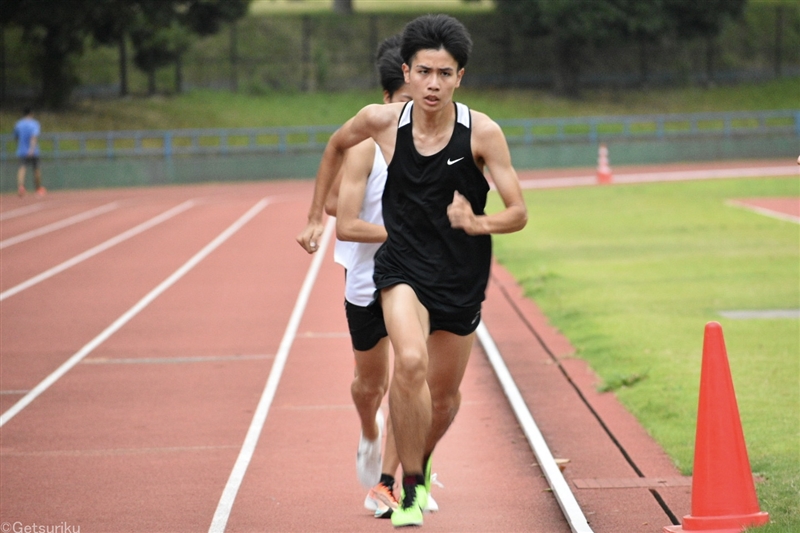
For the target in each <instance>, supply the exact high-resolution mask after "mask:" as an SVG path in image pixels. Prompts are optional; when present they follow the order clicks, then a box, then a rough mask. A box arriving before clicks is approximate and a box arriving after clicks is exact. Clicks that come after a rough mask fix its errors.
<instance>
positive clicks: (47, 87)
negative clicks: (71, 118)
mask: <svg viewBox="0 0 800 533" xmlns="http://www.w3.org/2000/svg"><path fill="white" fill-rule="evenodd" d="M249 3H250V0H57V1H54V0H3V4H2V6H3V9H2V10H0V24H2V25H3V26H4V27H5V26H7V25H12V24H13V25H17V26H19V27H21V28H22V30H23V39H24V40H25V42H26V43H27V44H28V45H30V46H32V47H34V49H35V51H36V53H35V54H34V56H35V57H36V61H35V64H34V65H33V66H34V68H35V70H36V73H37V74H38V76H39V78H40V80H41V94H40V97H39V98H40V100H41V103H42V104H43V105H45V106H47V107H52V108H59V107H63V106H64V105H65V104H66V103H67V102H68V101H69V97H70V94H71V92H72V89H73V88H74V87H75V86H76V85H77V83H78V81H79V80H78V78H77V76H76V75H75V71H74V68H73V64H74V60H75V59H76V58H77V57H79V56H80V54H81V53H82V52H83V48H84V44H85V43H86V42H87V40H88V39H89V37H93V38H94V39H95V42H97V43H100V44H113V43H116V44H117V45H118V46H119V48H120V55H121V56H122V57H121V61H120V64H121V66H120V78H121V81H122V83H121V84H120V85H121V92H123V93H124V92H125V91H126V90H127V89H126V81H125V80H126V77H127V75H126V71H125V69H124V64H125V63H126V61H125V57H124V56H125V55H126V54H127V50H126V48H125V43H126V39H127V36H128V35H129V36H130V38H131V41H133V44H134V47H135V49H136V50H135V56H134V62H135V63H136V65H137V66H139V68H141V69H142V70H144V71H145V72H147V73H148V75H149V77H150V84H149V85H150V89H151V91H155V71H156V69H158V68H160V67H162V66H165V65H167V64H170V63H175V62H178V60H179V59H180V56H181V54H182V53H183V52H184V51H185V50H186V48H187V47H188V46H189V42H190V36H191V35H192V34H193V33H194V34H199V35H208V34H210V33H215V32H217V31H219V29H220V26H221V24H222V23H225V22H231V21H233V20H236V19H238V18H240V17H242V16H244V14H245V13H246V12H247V8H248V6H249Z"/></svg>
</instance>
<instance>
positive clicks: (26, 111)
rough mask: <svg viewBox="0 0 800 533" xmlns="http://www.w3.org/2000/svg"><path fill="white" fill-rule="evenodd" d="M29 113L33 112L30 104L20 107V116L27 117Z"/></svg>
mask: <svg viewBox="0 0 800 533" xmlns="http://www.w3.org/2000/svg"><path fill="white" fill-rule="evenodd" d="M31 113H33V109H31V108H30V106H25V107H23V108H22V116H23V117H27V116H28V115H30V114H31Z"/></svg>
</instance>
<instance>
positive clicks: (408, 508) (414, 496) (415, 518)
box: [392, 485, 428, 527]
mask: <svg viewBox="0 0 800 533" xmlns="http://www.w3.org/2000/svg"><path fill="white" fill-rule="evenodd" d="M400 497H401V499H400V502H401V503H400V505H399V506H398V507H397V509H395V511H394V512H393V513H392V525H393V526H394V527H408V526H421V525H422V508H423V507H424V506H425V505H427V502H428V494H427V492H426V490H425V485H415V486H414V492H413V493H409V494H406V491H405V488H403V490H402V491H401V494H400Z"/></svg>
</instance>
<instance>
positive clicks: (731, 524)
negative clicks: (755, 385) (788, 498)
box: [664, 322, 769, 533]
mask: <svg viewBox="0 0 800 533" xmlns="http://www.w3.org/2000/svg"><path fill="white" fill-rule="evenodd" d="M767 522H769V514H768V513H765V512H761V511H760V510H759V507H758V498H757V497H756V488H755V484H754V483H753V474H752V472H751V471H750V460H749V459H748V458H747V448H746V447H745V443H744V433H743V432H742V423H741V420H740V418H739V408H738V406H737V405H736V394H735V393H734V391H733V380H732V379H731V370H730V366H729V365H728V354H727V352H726V350H725V339H724V338H723V336H722V326H720V325H719V323H717V322H709V323H708V324H706V330H705V338H704V340H703V365H702V369H701V372H700V402H699V406H698V410H697V433H696V437H695V448H694V472H693V475H692V512H691V514H689V515H687V516H684V517H683V524H682V526H683V527H681V526H668V527H665V528H664V533H677V532H681V531H706V532H713V533H739V532H740V531H742V530H743V529H744V528H745V527H751V526H761V525H764V524H766V523H767Z"/></svg>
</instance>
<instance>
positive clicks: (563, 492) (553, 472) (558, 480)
mask: <svg viewBox="0 0 800 533" xmlns="http://www.w3.org/2000/svg"><path fill="white" fill-rule="evenodd" d="M477 335H478V340H480V343H481V345H482V346H483V350H484V351H485V352H486V356H487V357H488V358H489V362H490V363H491V364H492V367H493V368H494V371H495V374H497V379H498V380H499V381H500V384H501V385H502V387H503V391H504V392H505V393H506V397H507V398H508V401H509V403H510V404H511V407H512V409H513V410H514V414H515V415H516V416H517V420H518V421H519V424H520V426H521V427H522V431H523V432H524V433H525V436H526V437H527V438H528V442H529V443H530V445H531V448H532V449H533V453H534V455H536V460H537V461H538V462H539V466H540V467H541V469H542V470H543V471H544V475H545V477H546V478H547V481H548V483H549V484H550V488H551V489H552V490H553V494H554V495H555V497H556V500H558V504H559V505H560V506H561V511H562V512H563V513H564V517H565V518H566V519H567V522H568V523H569V527H570V529H571V530H572V531H573V533H592V529H591V528H590V527H589V523H588V522H587V521H586V516H584V514H583V511H582V510H581V508H580V506H579V505H578V501H577V500H576V499H575V495H574V494H572V491H571V490H570V488H569V485H568V484H567V481H566V480H565V479H564V476H563V475H562V474H561V470H560V469H559V468H558V465H557V464H556V461H555V459H554V458H553V454H552V453H551V452H550V448H548V446H547V443H546V442H545V440H544V437H543V436H542V433H541V432H540V431H539V427H538V426H537V425H536V422H535V421H534V420H533V416H532V415H531V412H530V411H529V410H528V406H527V405H526V404H525V400H524V399H523V398H522V394H521V393H520V392H519V389H518V388H517V385H516V383H515V382H514V378H513V377H511V373H510V372H509V371H508V367H507V366H506V364H505V361H503V356H502V355H501V354H500V350H498V348H497V345H496V344H495V342H494V339H492V336H491V335H490V334H489V330H488V329H487V328H486V325H485V324H484V323H483V322H481V323H480V324H478V330H477Z"/></svg>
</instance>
